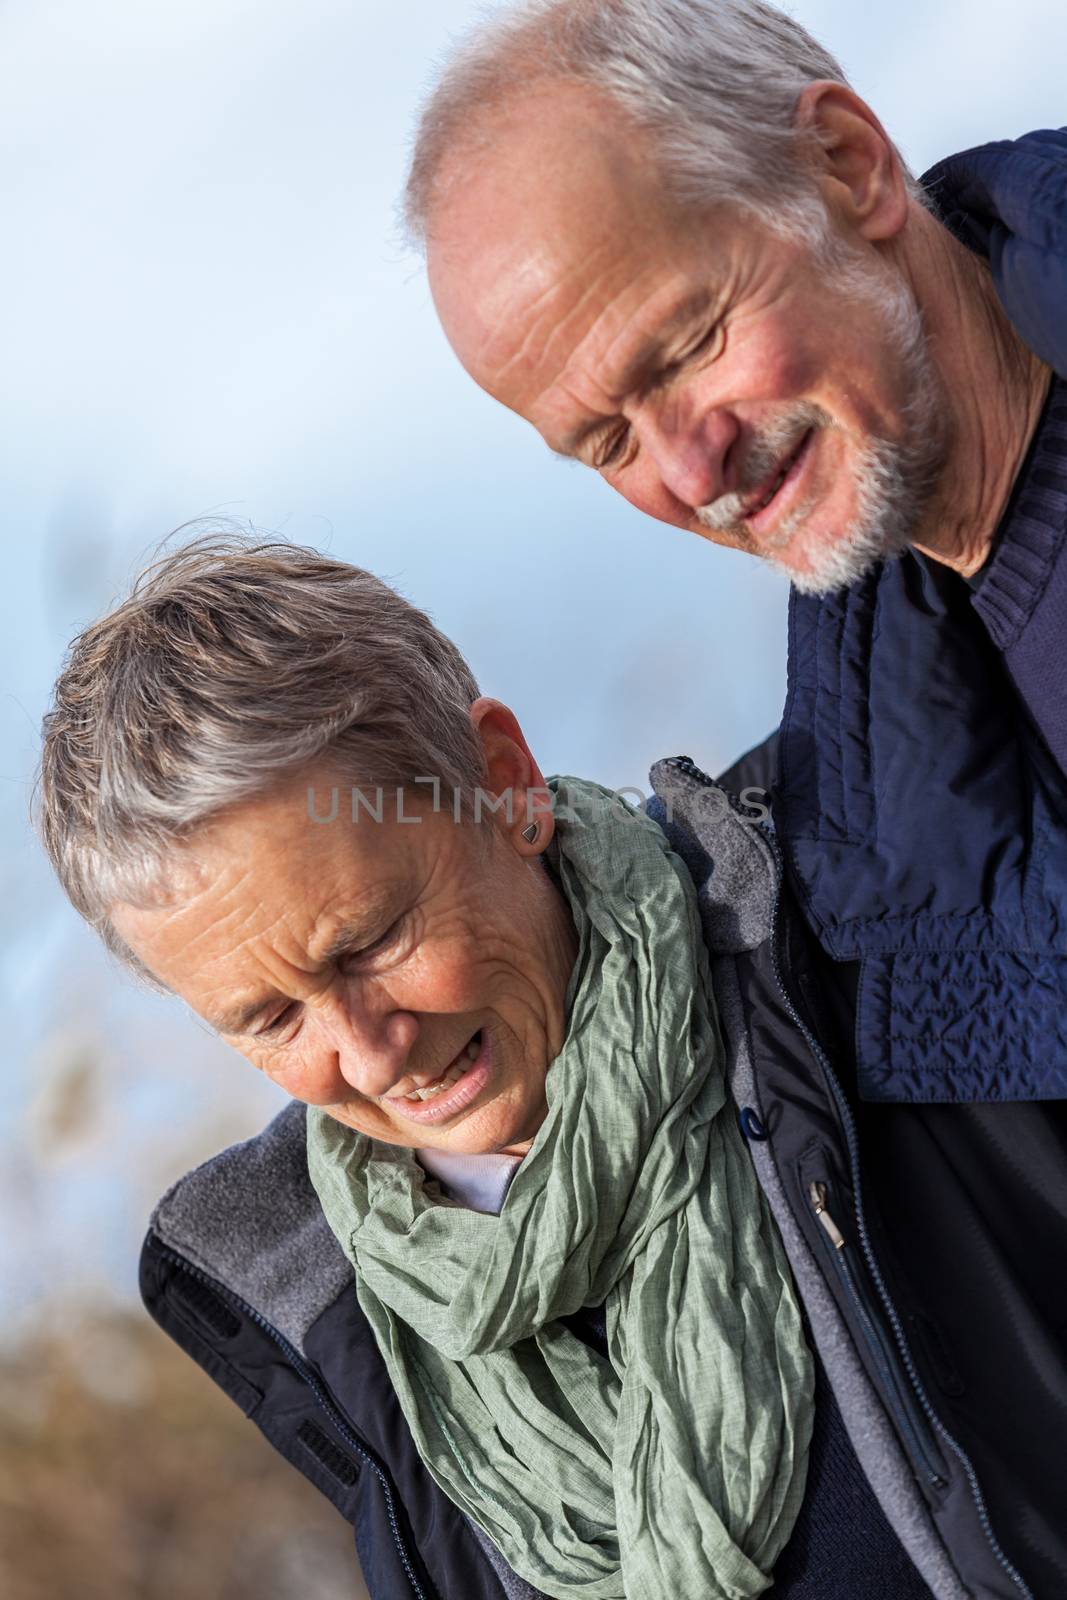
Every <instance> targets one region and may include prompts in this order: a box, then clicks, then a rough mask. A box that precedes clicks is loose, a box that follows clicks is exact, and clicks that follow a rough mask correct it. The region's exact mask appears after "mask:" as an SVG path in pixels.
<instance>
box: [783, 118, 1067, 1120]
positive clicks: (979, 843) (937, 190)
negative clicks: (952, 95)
mask: <svg viewBox="0 0 1067 1600" xmlns="http://www.w3.org/2000/svg"><path fill="white" fill-rule="evenodd" d="M924 182H925V183H926V184H927V186H928V188H929V189H930V190H931V192H932V195H933V197H934V200H935V203H936V204H937V206H938V208H939V210H940V213H941V215H942V217H943V220H944V221H945V222H946V224H947V225H948V226H949V227H950V228H951V230H952V231H953V232H954V233H955V234H956V236H957V237H958V238H959V239H961V240H962V241H963V242H964V243H965V244H967V245H968V246H969V247H970V248H972V249H974V250H976V251H979V252H981V253H982V254H983V255H984V256H986V257H987V258H988V260H989V262H990V265H991V268H992V272H993V278H994V281H995V284H996V288H997V292H998V294H999V295H1000V297H1001V300H1002V301H1003V304H1004V306H1005V308H1006V310H1007V312H1008V314H1009V316H1010V317H1011V319H1012V321H1013V323H1014V324H1015V326H1016V328H1017V329H1018V331H1019V333H1020V334H1021V335H1022V337H1023V338H1024V339H1025V341H1026V342H1027V343H1028V345H1029V346H1030V347H1031V348H1032V349H1033V350H1034V351H1035V353H1036V354H1038V355H1039V356H1041V357H1042V358H1043V359H1044V360H1045V361H1046V362H1048V363H1049V364H1050V365H1051V366H1052V368H1053V370H1054V372H1055V373H1056V374H1058V378H1057V379H1055V380H1054V382H1053V385H1052V389H1051V392H1050V397H1049V400H1048V403H1047V405H1046V409H1045V415H1044V419H1043V423H1042V426H1041V428H1040V429H1039V436H1038V440H1037V443H1036V444H1035V447H1034V449H1033V450H1032V451H1031V457H1030V459H1029V461H1028V462H1027V464H1026V466H1025V468H1024V471H1023V473H1022V475H1021V477H1020V480H1019V483H1018V485H1017V492H1016V496H1015V499H1014V503H1013V505H1012V506H1011V507H1010V508H1009V511H1008V513H1007V515H1006V518H1005V520H1004V523H1003V524H1002V530H1001V533H1000V536H999V539H998V542H997V544H996V546H995V550H994V554H993V557H992V559H991V562H990V564H989V567H988V569H987V571H986V573H985V574H984V575H983V579H982V581H981V584H980V586H979V587H978V588H977V589H976V590H972V589H970V588H969V587H968V586H967V585H966V584H965V583H964V582H963V581H962V580H961V579H959V578H958V577H957V576H956V575H955V574H953V573H951V572H950V571H948V570H947V569H946V568H943V567H940V566H938V565H937V564H935V563H933V562H927V561H925V560H924V559H923V558H921V557H918V556H915V555H911V554H909V555H907V556H905V557H904V559H903V560H901V561H899V562H894V563H892V564H890V565H887V566H885V567H883V568H881V569H879V570H878V571H876V572H875V573H873V574H872V575H871V576H870V577H869V578H868V579H867V580H865V581H864V582H861V583H860V584H858V585H856V586H855V587H853V588H851V589H849V590H847V591H844V592H842V593H839V594H834V595H832V596H829V597H826V598H816V597H811V596H802V595H794V596H793V599H792V602H791V612H790V625H789V693H788V699H787V703H786V710H785V716H784V720H783V724H782V729H781V735H780V744H779V756H778V759H779V773H778V782H777V786H776V791H775V807H774V810H775V820H776V823H777V825H778V828H779V831H780V834H781V837H782V840H783V843H784V845H785V851H786V856H787V860H788V863H789V869H790V877H791V881H792V886H793V889H794V892H795V893H796V894H797V896H798V898H799V899H800V901H801V903H802V905H803V908H804V911H805V915H806V918H807V921H808V923H809V926H810V927H811V928H812V930H813V931H814V932H815V934H816V935H817V937H818V939H819V942H820V944H821V945H822V948H823V951H824V952H825V953H826V954H827V955H828V956H829V957H831V958H832V960H834V961H835V962H843V963H858V964H859V968H858V978H857V989H856V999H855V1004H856V1031H855V1044H856V1053H857V1072H858V1086H859V1092H860V1094H861V1095H862V1097H863V1098H864V1099H865V1100H871V1101H879V1100H880V1101H898V1102H904V1101H909V1102H930V1101H946V1102H950V1101H957V1102H965V1101H991V1100H1050V1099H1058V1098H1062V1097H1064V1096H1065V1095H1067V777H1065V774H1067V554H1065V548H1064V547H1065V543H1067V383H1064V382H1063V381H1062V380H1063V379H1064V378H1065V377H1067V130H1061V131H1059V132H1053V131H1044V132H1038V133H1032V134H1028V135H1027V136H1026V137H1025V138H1023V139H1019V140H1017V141H1015V142H1014V143H1011V142H1002V143H997V144H990V145H985V146H983V147H982V148H981V149H978V150H971V151H968V152H966V153H965V154H963V155H959V156H954V157H953V158H951V159H950V160H948V161H945V162H943V163H942V164H941V165H940V166H938V167H936V168H934V170H933V171H932V172H931V173H929V174H927V176H926V178H925V180H924Z"/></svg>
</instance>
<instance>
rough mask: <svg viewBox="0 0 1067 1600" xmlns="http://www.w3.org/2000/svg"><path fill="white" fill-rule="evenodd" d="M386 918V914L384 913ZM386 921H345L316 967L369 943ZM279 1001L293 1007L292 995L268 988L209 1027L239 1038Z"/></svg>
mask: <svg viewBox="0 0 1067 1600" xmlns="http://www.w3.org/2000/svg"><path fill="white" fill-rule="evenodd" d="M386 915H388V914H386ZM385 925H386V924H385V921H384V920H383V917H382V916H381V915H380V914H375V915H373V916H368V917H366V918H364V919H363V920H361V921H353V922H346V923H345V924H344V925H343V927H340V928H338V929H337V931H336V933H334V935H333V937H332V938H331V939H330V942H329V943H328V944H327V945H325V946H324V947H323V949H322V951H321V953H319V954H318V955H316V957H315V965H316V967H328V966H329V965H330V963H331V962H333V961H336V960H337V959H338V957H339V956H343V955H346V954H347V953H348V952H349V951H351V950H358V949H360V948H361V947H362V946H363V945H365V944H369V943H371V942H372V941H373V940H374V939H375V938H376V937H377V936H378V932H379V930H380V929H381V928H382V927H383V926H385ZM279 1000H284V1001H286V1003H287V1004H290V1005H291V1004H292V996H290V995H283V994H282V993H281V992H280V990H278V989H270V990H268V991H266V992H264V993H263V994H260V995H257V996H256V997H255V999H253V1000H248V1001H246V1002H245V1004H244V1005H243V1006H238V1007H236V1008H235V1009H234V1010H233V1011H227V1012H224V1013H223V1014H222V1015H221V1016H218V1017H213V1018H212V1019H211V1021H210V1022H209V1027H212V1028H214V1030H215V1032H216V1033H225V1034H230V1035H240V1034H243V1033H247V1032H248V1031H249V1030H250V1028H251V1027H252V1024H253V1023H254V1022H256V1021H258V1020H259V1018H260V1017H261V1016H262V1015H263V1013H264V1012H265V1011H267V1010H269V1008H270V1007H271V1006H272V1005H275V1004H276V1003H277V1002H278V1001H279Z"/></svg>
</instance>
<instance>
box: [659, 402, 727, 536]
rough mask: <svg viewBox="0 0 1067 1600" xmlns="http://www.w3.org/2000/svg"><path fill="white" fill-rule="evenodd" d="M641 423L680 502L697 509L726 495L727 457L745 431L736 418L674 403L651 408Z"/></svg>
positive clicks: (666, 484) (663, 475)
mask: <svg viewBox="0 0 1067 1600" xmlns="http://www.w3.org/2000/svg"><path fill="white" fill-rule="evenodd" d="M639 426H640V428H641V432H642V433H643V434H644V438H643V440H642V444H643V448H644V449H645V450H646V451H647V452H648V454H649V455H650V457H651V459H652V461H653V463H654V465H655V467H656V470H657V472H658V474H659V478H660V481H661V482H662V484H663V486H664V488H666V489H667V490H668V491H669V492H670V493H671V494H672V495H673V496H674V497H675V499H676V500H680V501H681V502H682V504H683V505H686V506H689V507H690V508H691V509H692V510H694V511H695V510H697V509H698V508H699V507H700V506H706V505H710V504H711V502H712V501H713V500H717V499H718V498H719V497H720V496H721V495H723V494H725V493H726V491H727V483H726V461H727V457H728V455H729V452H730V449H731V446H732V445H733V444H734V443H735V441H736V439H737V437H738V434H739V432H740V429H739V425H738V423H737V419H736V418H734V417H732V416H731V415H730V414H729V413H728V412H726V411H722V410H718V409H712V408H708V409H704V408H701V407H700V406H699V405H680V404H678V403H677V402H674V401H672V402H671V403H669V404H666V405H661V406H649V407H648V408H647V409H646V411H645V415H644V416H643V417H642V418H641V422H640V424H639Z"/></svg>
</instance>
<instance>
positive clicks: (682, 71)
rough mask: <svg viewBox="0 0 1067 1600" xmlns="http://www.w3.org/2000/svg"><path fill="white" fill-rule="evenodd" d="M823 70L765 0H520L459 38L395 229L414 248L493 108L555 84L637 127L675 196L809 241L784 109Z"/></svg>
mask: <svg viewBox="0 0 1067 1600" xmlns="http://www.w3.org/2000/svg"><path fill="white" fill-rule="evenodd" d="M824 79H829V80H832V81H833V82H836V83H847V81H848V80H847V79H846V77H845V74H844V72H843V71H842V69H841V67H840V66H839V64H838V63H837V61H835V59H834V57H833V56H832V55H831V54H830V53H829V51H828V50H825V49H824V48H823V46H822V45H821V44H819V42H818V41H817V40H816V39H814V38H813V37H812V35H811V34H810V33H808V32H807V30H806V29H805V28H802V27H801V26H800V24H799V23H798V22H794V21H793V19H792V18H791V17H788V16H786V15H785V14H784V13H783V12H781V11H779V10H778V9H777V8H776V7H775V6H771V5H767V4H765V3H764V0H520V3H517V4H511V5H508V6H506V7H505V8H504V9H502V10H501V11H500V12H499V13H496V14H494V15H492V16H491V17H490V18H489V20H488V21H486V22H483V23H482V24H481V26H480V27H479V28H478V29H476V30H475V31H474V32H473V33H472V34H471V35H470V36H469V37H468V38H467V39H466V40H465V41H463V42H462V43H461V44H460V45H459V46H458V48H457V49H456V50H455V52H454V53H453V55H452V56H451V58H450V59H449V60H448V61H446V63H445V65H444V68H443V70H442V72H441V75H440V77H439V79H438V82H437V84H436V86H435V87H434V88H433V90H432V91H431V93H430V95H429V97H428V99H427V101H426V104H425V106H424V108H423V111H422V115H421V117H420V120H419V124H418V128H417V130H416V135H415V144H414V151H413V155H412V161H411V166H410V171H409V176H408V182H407V187H406V191H405V195H404V201H403V220H404V224H405V227H406V231H407V234H408V238H409V239H410V241H411V242H412V243H413V244H415V245H416V246H417V247H418V248H420V249H425V247H426V241H427V235H428V233H429V231H430V228H431V224H432V215H433V211H434V207H435V205H436V203H437V201H438V199H440V198H443V196H444V193H445V190H446V187H447V186H450V184H451V183H452V182H454V181H459V182H462V171H463V163H464V160H465V159H470V158H471V157H476V156H478V155H480V154H481V153H483V152H484V151H485V150H486V149H487V148H488V147H489V146H490V145H491V142H492V137H493V120H494V118H493V114H494V113H500V112H502V111H506V110H507V108H508V107H509V106H513V105H514V104H515V103H516V101H520V100H521V98H522V97H523V96H524V95H526V94H528V93H529V92H530V91H531V90H536V89H538V88H539V87H543V86H547V85H550V84H555V83H562V84H574V85H584V86H585V87H587V88H590V89H593V90H596V91H599V92H601V93H603V94H604V95H606V96H607V97H608V98H609V99H610V100H611V101H613V102H614V104H615V105H616V106H618V108H619V109H620V110H621V111H622V112H623V113H624V115H625V116H627V117H628V118H629V119H630V120H631V121H632V122H633V123H634V124H636V125H637V126H639V127H642V128H644V129H645V130H647V132H648V133H649V134H650V135H651V138H652V141H653V150H654V153H655V154H656V155H657V156H658V158H659V163H660V169H661V173H662V176H663V179H664V181H665V183H666V184H667V185H668V187H669V189H670V191H671V192H672V194H673V195H674V196H675V198H676V199H678V200H679V201H680V202H681V203H683V204H687V205H688V204H692V205H697V206H701V207H705V206H709V205H714V204H717V203H721V202H726V203H729V204H734V205H738V206H741V207H743V208H744V209H746V210H747V211H749V212H751V213H754V214H755V215H757V216H758V217H759V218H760V219H761V220H762V221H763V222H764V223H765V224H767V225H769V226H770V227H771V228H773V229H774V230H775V231H776V232H778V233H784V234H786V235H789V236H793V237H802V238H805V239H807V240H808V241H809V242H810V243H812V244H818V243H820V242H821V241H822V238H823V235H824V232H825V220H824V219H825V211H824V208H823V206H822V204H821V202H819V201H818V197H817V194H816V191H815V188H814V184H813V169H812V167H811V165H810V162H809V161H806V160H805V154H806V141H805V137H804V136H803V135H802V134H801V133H800V132H798V130H797V128H796V127H795V125H794V116H795V112H796V106H797V101H798V99H799V97H800V95H801V93H802V92H803V90H804V89H805V87H806V86H807V85H808V84H809V83H814V82H816V81H819V80H824ZM814 138H815V136H814V135H809V136H808V140H809V141H810V140H811V139H814ZM808 149H810V144H809V145H808ZM901 167H902V169H903V171H904V176H905V181H906V183H907V185H908V190H909V193H910V194H911V195H912V196H913V197H914V198H916V199H921V190H920V189H919V186H918V184H916V182H915V180H914V179H913V178H912V177H911V175H910V174H909V173H908V171H907V168H906V167H905V165H904V163H903V161H901Z"/></svg>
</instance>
